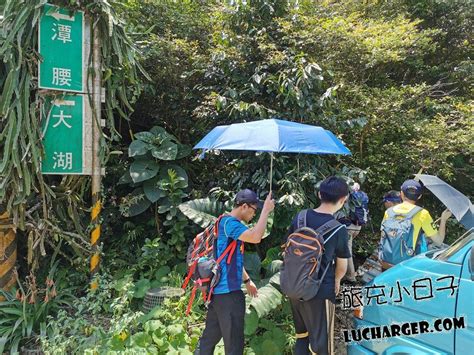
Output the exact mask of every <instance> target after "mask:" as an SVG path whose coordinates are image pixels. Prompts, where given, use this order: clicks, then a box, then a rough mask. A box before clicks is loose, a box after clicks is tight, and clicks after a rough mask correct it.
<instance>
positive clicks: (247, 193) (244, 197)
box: [234, 189, 263, 208]
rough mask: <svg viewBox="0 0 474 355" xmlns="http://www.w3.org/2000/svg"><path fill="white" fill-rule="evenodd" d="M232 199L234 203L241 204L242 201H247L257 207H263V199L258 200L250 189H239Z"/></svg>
mask: <svg viewBox="0 0 474 355" xmlns="http://www.w3.org/2000/svg"><path fill="white" fill-rule="evenodd" d="M234 201H235V204H236V205H242V204H244V203H247V204H252V205H257V208H262V207H263V201H260V200H259V199H258V196H257V194H256V193H255V192H253V191H252V190H250V189H245V190H240V191H239V192H237V195H235V200H234Z"/></svg>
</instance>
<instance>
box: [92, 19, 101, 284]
mask: <svg viewBox="0 0 474 355" xmlns="http://www.w3.org/2000/svg"><path fill="white" fill-rule="evenodd" d="M92 23H93V22H92V21H91V25H92ZM91 32H92V31H91ZM93 37H94V38H93V43H92V63H93V64H92V65H93V68H94V77H93V81H92V101H93V107H92V117H93V119H92V211H91V223H92V225H93V228H92V231H91V247H92V253H93V254H92V257H91V262H90V272H91V285H90V286H91V289H92V290H95V289H96V288H97V286H98V283H97V278H96V277H95V276H96V274H97V272H98V271H99V264H100V254H99V239H100V219H99V216H100V211H101V208H102V203H101V195H100V188H101V165H100V136H101V127H100V123H101V112H100V111H101V53H100V38H99V29H98V27H97V24H96V26H95V27H94V28H93Z"/></svg>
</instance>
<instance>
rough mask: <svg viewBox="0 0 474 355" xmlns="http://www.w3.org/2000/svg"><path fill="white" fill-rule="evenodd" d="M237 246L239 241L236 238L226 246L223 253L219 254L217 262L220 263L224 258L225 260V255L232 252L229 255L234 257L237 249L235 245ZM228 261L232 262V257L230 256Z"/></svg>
mask: <svg viewBox="0 0 474 355" xmlns="http://www.w3.org/2000/svg"><path fill="white" fill-rule="evenodd" d="M236 246H237V241H236V240H234V241H233V242H231V243H230V244H229V245H228V246H227V248H225V250H224V251H223V252H222V254H221V255H219V258H217V260H216V262H217V263H218V264H220V263H221V261H222V260H224V258H225V256H226V255H227V254H228V253H229V252H230V253H231V254H230V255H229V256H230V257H231V258H232V255H233V254H234V250H235V247H236ZM227 263H230V259H229V258H228V259H227Z"/></svg>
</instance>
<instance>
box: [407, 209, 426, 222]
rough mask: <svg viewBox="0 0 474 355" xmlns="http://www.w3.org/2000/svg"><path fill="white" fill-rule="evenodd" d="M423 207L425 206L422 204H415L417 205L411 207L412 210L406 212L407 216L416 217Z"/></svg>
mask: <svg viewBox="0 0 474 355" xmlns="http://www.w3.org/2000/svg"><path fill="white" fill-rule="evenodd" d="M422 209H423V207H420V206H415V207H413V208H412V209H411V211H410V212H408V213H407V214H406V216H407V217H406V218H408V219H412V218H413V217H415V215H416V214H417V213H418V212H420V211H421V210H422Z"/></svg>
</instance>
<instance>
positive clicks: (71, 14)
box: [38, 4, 102, 289]
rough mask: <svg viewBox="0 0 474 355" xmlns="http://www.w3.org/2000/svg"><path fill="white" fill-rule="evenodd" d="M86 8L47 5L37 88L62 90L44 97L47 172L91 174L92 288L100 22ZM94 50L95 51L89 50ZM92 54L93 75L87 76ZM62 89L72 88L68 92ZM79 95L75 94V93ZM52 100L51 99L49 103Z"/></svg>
mask: <svg viewBox="0 0 474 355" xmlns="http://www.w3.org/2000/svg"><path fill="white" fill-rule="evenodd" d="M91 23H92V21H91V19H90V18H89V17H85V15H84V12H83V11H71V10H68V9H65V8H60V7H58V6H54V5H50V4H45V5H44V7H43V14H42V16H41V18H40V21H39V27H38V38H39V40H38V47H39V53H40V55H41V56H42V60H41V61H40V62H39V64H38V86H39V88H41V89H46V90H57V91H59V93H61V92H62V93H63V94H64V95H63V96H61V97H60V98H59V99H58V98H57V97H56V98H46V101H47V103H46V105H45V107H49V106H51V109H50V110H48V111H49V112H47V113H43V115H42V127H43V146H44V157H43V160H42V167H41V170H42V173H43V174H62V175H66V174H67V175H71V174H77V175H91V177H92V210H91V224H92V231H91V247H92V253H93V254H92V257H91V260H90V272H91V276H92V281H91V289H96V288H97V280H96V278H95V277H94V276H95V275H96V273H97V271H98V269H99V261H100V254H99V244H98V243H99V238H100V227H101V225H100V219H99V215H100V211H101V207H102V206H101V196H100V188H101V172H102V169H101V164H100V138H101V132H102V131H101V53H100V38H99V35H100V34H99V30H98V28H97V26H96V27H95V28H94V30H93V36H92V37H93V43H91V32H92V31H91V27H92V25H91ZM91 48H92V53H91ZM90 54H92V56H91V58H92V67H93V75H91V76H89V77H88V75H87V73H88V70H87V69H88V67H89V57H90ZM64 92H68V93H67V94H65V93H64ZM73 93H77V94H73ZM48 100H49V101H48Z"/></svg>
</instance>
